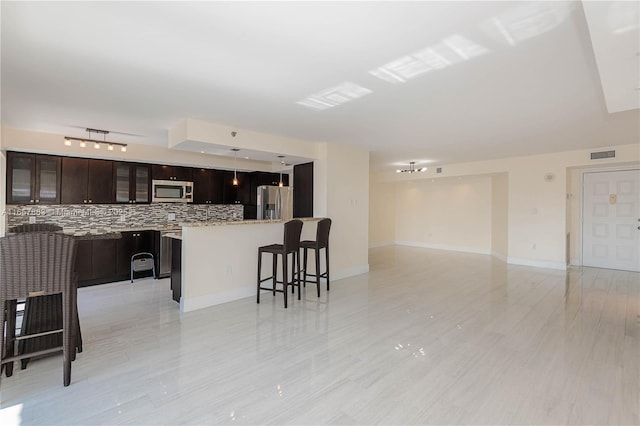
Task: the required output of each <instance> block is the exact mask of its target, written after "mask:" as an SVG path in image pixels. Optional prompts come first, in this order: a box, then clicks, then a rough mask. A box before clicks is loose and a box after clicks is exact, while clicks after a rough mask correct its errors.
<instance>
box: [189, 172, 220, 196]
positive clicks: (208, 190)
mask: <svg viewBox="0 0 640 426" xmlns="http://www.w3.org/2000/svg"><path fill="white" fill-rule="evenodd" d="M223 176H224V174H223V172H222V171H221V170H211V169H195V170H193V202H194V203H196V204H220V203H222V201H223V197H222V183H223Z"/></svg>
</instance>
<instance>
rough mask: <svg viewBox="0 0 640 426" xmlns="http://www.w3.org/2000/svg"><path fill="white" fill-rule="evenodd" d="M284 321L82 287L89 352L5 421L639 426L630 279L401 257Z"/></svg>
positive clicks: (1, 415)
mask: <svg viewBox="0 0 640 426" xmlns="http://www.w3.org/2000/svg"><path fill="white" fill-rule="evenodd" d="M370 266H371V272H370V273H369V274H365V275H361V276H357V277H352V278H349V279H344V280H341V281H335V282H334V283H332V287H331V288H332V290H331V292H330V294H327V292H326V291H324V288H323V292H322V297H321V298H320V299H318V298H317V297H316V296H315V291H314V287H313V286H311V287H310V288H308V289H307V291H306V293H305V294H304V295H303V300H302V301H297V300H295V301H293V302H292V303H291V304H290V308H289V309H287V310H286V311H285V310H284V309H283V307H282V300H281V295H278V296H280V297H278V298H277V299H275V300H273V299H272V297H271V296H270V295H269V294H268V293H264V297H263V298H262V303H261V304H260V305H256V304H255V300H254V298H247V299H243V300H239V301H236V302H232V303H227V304H224V305H219V306H216V307H212V308H208V309H203V310H200V311H195V312H191V313H188V314H185V315H181V314H180V312H179V310H178V305H177V304H176V303H175V302H173V301H172V300H171V297H170V291H169V282H168V280H166V279H165V280H158V281H153V280H139V281H136V282H135V283H134V284H133V285H130V284H129V283H127V282H124V283H114V284H107V285H102V286H95V287H88V288H82V289H80V291H79V302H78V303H79V310H80V317H81V321H82V329H83V336H84V352H83V353H82V354H79V355H78V358H77V360H76V361H75V362H74V363H73V370H72V383H71V386H69V387H67V388H65V387H63V386H62V358H61V356H53V357H48V358H45V359H41V360H37V361H32V362H31V363H30V364H29V367H28V368H27V369H26V370H24V371H21V370H18V371H16V372H15V373H14V375H13V377H11V378H6V377H3V379H2V382H1V385H0V424H2V425H3V426H8V425H11V424H25V425H26V424H31V425H34V424H37V425H44V424H78V425H93V424H136V425H151V424H234V423H238V424H267V423H268V424H491V425H495V424H553V425H555V424H629V425H631V424H635V425H637V424H639V423H640V417H639V411H640V409H639V406H640V390H639V388H640V367H639V366H640V316H639V314H640V275H639V274H637V273H630V272H621V271H611V270H603V269H589V268H582V269H580V268H578V269H572V270H570V271H569V272H568V273H565V272H561V271H553V270H546V269H536V268H530V267H520V266H508V265H505V264H504V263H503V262H501V261H498V260H496V259H493V258H491V257H489V256H484V255H474V254H464V253H454V252H444V251H436V250H428V249H420V248H410V247H385V248H379V249H373V250H371V252H370Z"/></svg>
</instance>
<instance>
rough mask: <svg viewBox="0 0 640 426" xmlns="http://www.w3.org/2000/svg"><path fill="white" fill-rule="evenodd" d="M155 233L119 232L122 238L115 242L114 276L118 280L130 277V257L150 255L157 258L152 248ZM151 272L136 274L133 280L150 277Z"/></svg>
mask: <svg viewBox="0 0 640 426" xmlns="http://www.w3.org/2000/svg"><path fill="white" fill-rule="evenodd" d="M155 233H156V232H155V231H130V232H121V234H122V238H121V239H119V240H117V241H118V244H117V254H116V275H117V276H118V278H120V279H127V278H129V277H130V276H131V275H130V274H131V256H133V255H134V254H136V253H151V254H153V256H154V258H155V257H157V253H155V247H154V236H155ZM152 275H153V272H152V271H147V272H138V273H136V276H135V278H141V277H145V276H152Z"/></svg>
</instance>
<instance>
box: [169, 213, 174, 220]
mask: <svg viewBox="0 0 640 426" xmlns="http://www.w3.org/2000/svg"><path fill="white" fill-rule="evenodd" d="M167 219H169V220H176V214H175V213H169V215H168V217H167Z"/></svg>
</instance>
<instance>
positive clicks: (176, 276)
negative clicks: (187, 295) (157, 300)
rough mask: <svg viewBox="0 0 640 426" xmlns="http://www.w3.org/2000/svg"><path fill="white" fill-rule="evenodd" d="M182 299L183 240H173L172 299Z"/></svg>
mask: <svg viewBox="0 0 640 426" xmlns="http://www.w3.org/2000/svg"><path fill="white" fill-rule="evenodd" d="M180 297H182V240H178V239H175V238H171V298H172V299H173V300H175V301H176V302H178V303H180Z"/></svg>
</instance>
